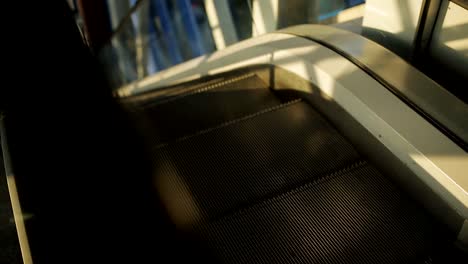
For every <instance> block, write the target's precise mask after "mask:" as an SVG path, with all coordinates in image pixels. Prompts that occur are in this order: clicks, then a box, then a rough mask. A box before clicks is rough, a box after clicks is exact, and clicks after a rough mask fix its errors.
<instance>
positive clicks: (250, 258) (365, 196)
mask: <svg viewBox="0 0 468 264" xmlns="http://www.w3.org/2000/svg"><path fill="white" fill-rule="evenodd" d="M428 219H430V216H429V215H426V214H425V213H424V212H423V211H422V210H420V208H418V207H416V206H415V205H414V204H413V203H411V202H410V201H408V200H407V199H406V198H405V197H404V196H402V195H400V193H399V192H398V190H396V189H395V188H394V187H393V185H392V184H391V183H390V182H388V181H387V180H386V179H385V178H384V177H383V176H382V175H381V174H380V173H379V172H378V171H377V170H375V169H374V168H373V167H372V166H370V165H368V164H366V163H361V164H359V165H358V166H354V167H351V169H347V170H344V171H341V172H339V173H335V174H333V175H331V176H329V177H325V178H324V179H322V180H319V181H316V182H312V183H309V184H306V185H304V186H302V187H300V188H297V189H294V190H292V191H289V192H287V193H285V194H282V195H279V196H277V197H275V198H273V199H269V200H267V201H264V202H261V203H258V204H256V205H255V206H253V207H250V208H248V209H246V210H242V211H240V212H238V213H235V214H233V215H229V216H226V217H224V218H222V219H219V220H217V221H213V222H211V223H207V224H203V225H201V226H200V227H199V228H197V229H196V233H197V235H198V236H199V237H200V238H201V239H200V240H201V241H205V243H206V248H207V250H208V252H211V253H212V254H214V256H213V257H214V258H215V259H218V260H222V262H223V263H415V262H422V261H424V258H425V256H427V254H428V253H429V252H431V251H432V250H433V249H434V246H435V245H434V244H433V243H434V241H435V240H436V238H437V237H436V236H435V235H434V234H435V233H437V232H436V231H434V228H435V226H434V225H433V224H432V223H431V221H428ZM438 239H439V243H447V242H446V241H441V240H440V238H438Z"/></svg>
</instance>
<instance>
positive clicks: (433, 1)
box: [412, 0, 442, 62]
mask: <svg viewBox="0 0 468 264" xmlns="http://www.w3.org/2000/svg"><path fill="white" fill-rule="evenodd" d="M441 3H442V1H441V0H424V2H423V4H422V6H421V12H420V16H419V20H418V26H417V29H416V37H415V39H414V42H413V48H412V50H413V56H412V59H413V60H414V61H415V62H417V61H418V58H419V57H420V56H423V53H424V52H426V51H427V48H428V47H429V43H430V42H431V38H432V32H433V31H434V28H435V24H436V21H437V17H438V14H439V10H440V6H441Z"/></svg>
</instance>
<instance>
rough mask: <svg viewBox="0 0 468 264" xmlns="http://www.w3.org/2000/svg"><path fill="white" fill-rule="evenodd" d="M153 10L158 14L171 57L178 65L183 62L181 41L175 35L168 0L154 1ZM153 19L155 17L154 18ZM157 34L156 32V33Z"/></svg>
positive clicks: (152, 22)
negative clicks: (180, 47)
mask: <svg viewBox="0 0 468 264" xmlns="http://www.w3.org/2000/svg"><path fill="white" fill-rule="evenodd" d="M151 3H152V7H151V10H152V11H153V12H154V13H155V14H157V16H159V18H160V22H161V27H162V30H163V34H164V37H165V41H166V43H167V47H168V49H169V56H170V58H171V61H172V63H173V64H178V63H181V62H182V55H181V53H180V49H179V41H178V40H177V37H176V35H175V30H174V27H173V25H172V21H171V17H170V15H169V9H168V7H167V1H166V0H154V1H152V2H151ZM152 17H153V16H152ZM151 24H152V25H153V24H154V21H151ZM155 33H156V32H155ZM159 52H161V50H160V51H159Z"/></svg>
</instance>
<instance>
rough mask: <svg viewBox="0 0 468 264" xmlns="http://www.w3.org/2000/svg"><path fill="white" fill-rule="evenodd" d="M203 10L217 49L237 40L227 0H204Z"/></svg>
mask: <svg viewBox="0 0 468 264" xmlns="http://www.w3.org/2000/svg"><path fill="white" fill-rule="evenodd" d="M205 10H206V15H207V17H208V22H209V23H210V27H211V32H212V34H213V38H214V41H215V44H216V48H217V49H218V50H220V49H223V48H225V47H226V46H228V45H230V44H234V43H236V42H237V41H238V38H237V33H236V28H235V26H234V23H233V21H232V17H231V10H230V8H229V3H228V1H227V0H205Z"/></svg>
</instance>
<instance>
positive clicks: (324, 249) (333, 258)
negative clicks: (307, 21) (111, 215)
mask: <svg viewBox="0 0 468 264" xmlns="http://www.w3.org/2000/svg"><path fill="white" fill-rule="evenodd" d="M265 71H268V67H267V68H266V69H255V70H249V69H247V70H237V71H234V72H230V73H224V74H221V75H217V76H213V77H210V78H205V79H204V80H201V81H195V82H189V83H184V84H180V85H175V86H173V87H169V88H163V89H159V90H156V91H153V92H147V93H142V94H139V95H135V96H133V97H128V98H125V99H124V101H125V103H126V104H127V106H128V107H129V108H130V109H132V111H133V112H135V113H138V115H139V116H141V117H142V118H143V119H145V120H146V122H145V123H146V124H148V127H147V129H149V131H151V132H150V133H148V134H150V135H151V142H152V146H151V147H152V148H151V149H152V160H153V164H154V182H155V186H156V189H157V191H158V193H159V195H160V198H161V200H162V201H163V204H164V205H165V208H166V209H167V211H168V214H169V216H170V218H171V220H172V221H173V222H174V223H175V225H176V227H177V229H178V230H179V231H180V232H182V233H183V234H184V237H190V243H193V244H191V247H196V248H197V249H198V250H200V251H201V252H203V254H204V256H205V257H206V256H208V258H209V259H210V261H212V260H215V261H216V262H220V263H439V262H440V263H446V262H447V261H449V260H456V259H457V258H460V257H461V256H462V253H461V251H459V250H457V249H456V248H455V247H453V246H450V245H453V242H454V241H455V239H456V238H455V237H454V234H453V233H452V232H450V231H449V230H448V229H447V228H446V227H445V226H444V225H443V224H442V223H441V222H440V221H438V220H437V219H435V218H434V217H433V216H432V215H431V214H430V213H429V212H428V211H427V210H425V209H424V207H422V206H421V204H419V203H418V202H417V201H415V200H414V199H413V198H412V197H410V196H408V195H407V194H406V193H405V192H404V191H403V190H402V189H401V188H400V187H399V186H398V185H397V184H396V183H395V182H393V181H392V180H391V177H390V178H389V177H388V175H386V173H385V172H383V171H381V170H379V169H378V168H377V167H376V166H375V165H374V164H373V163H372V162H371V161H369V159H368V158H366V156H364V155H362V154H361V153H360V152H359V150H358V149H356V147H355V146H353V144H352V143H351V142H350V141H349V140H348V139H346V138H345V137H344V136H343V135H342V134H341V133H340V132H338V130H337V129H336V128H335V127H334V126H333V125H332V123H330V121H328V120H327V118H326V117H324V116H323V115H322V114H321V113H320V112H319V111H318V110H317V109H315V108H314V106H313V105H311V103H310V102H308V100H307V99H306V98H304V97H303V96H301V94H300V93H297V92H291V91H277V90H274V89H272V87H270V84H269V83H268V82H267V81H264V80H263V79H262V78H261V77H259V76H261V75H262V74H265V73H264V72H265ZM149 124H151V125H149ZM460 261H461V260H460ZM460 263H461V262H460Z"/></svg>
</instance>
